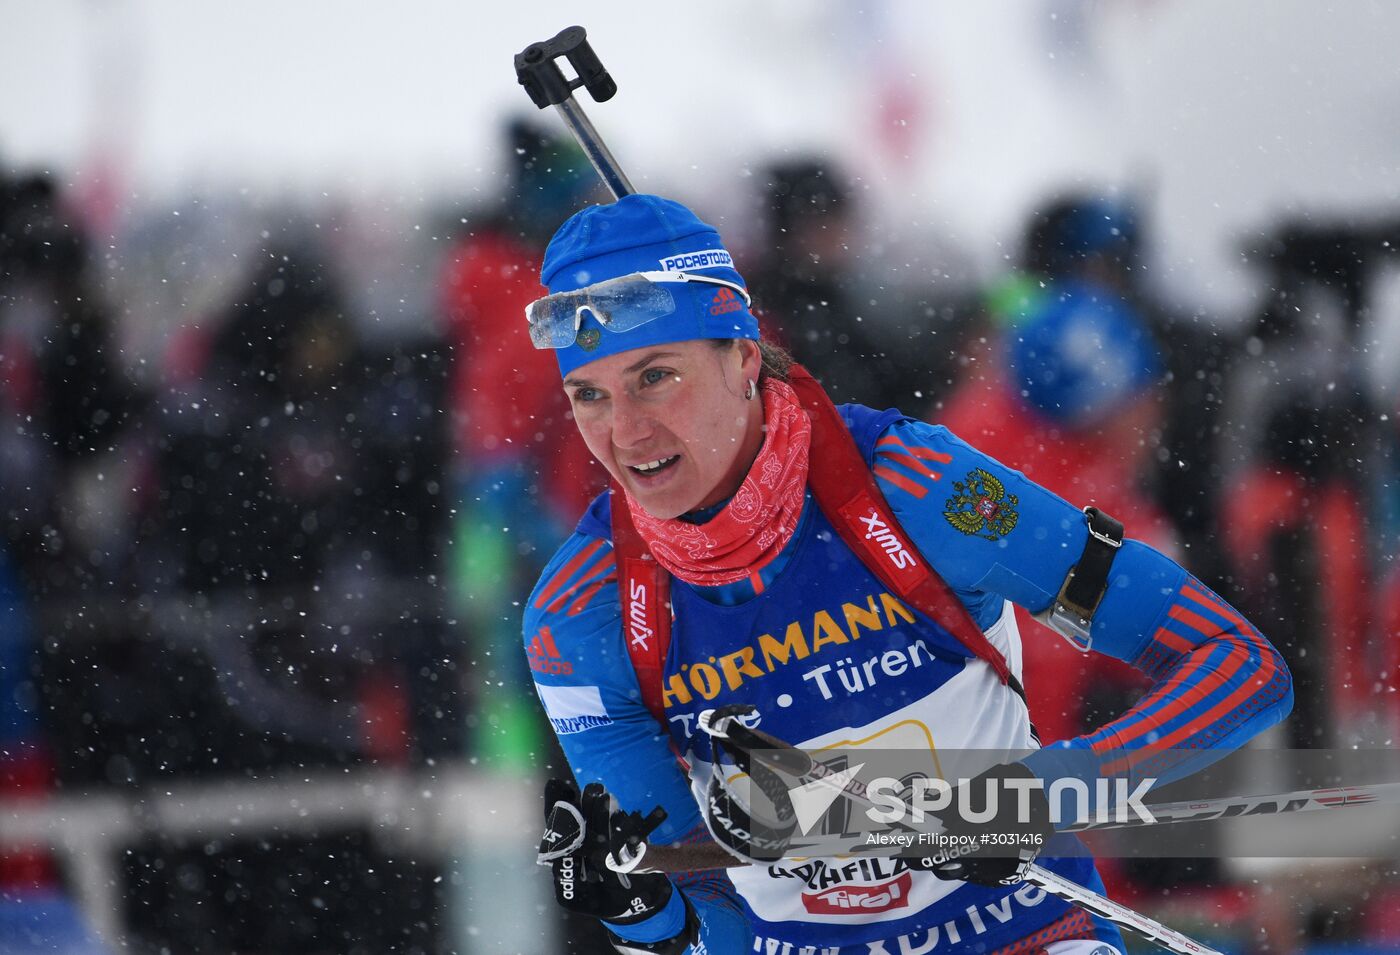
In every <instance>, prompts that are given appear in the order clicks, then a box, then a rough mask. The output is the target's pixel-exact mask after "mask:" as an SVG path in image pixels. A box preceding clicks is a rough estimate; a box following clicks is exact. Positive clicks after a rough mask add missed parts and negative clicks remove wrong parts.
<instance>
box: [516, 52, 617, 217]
mask: <svg viewBox="0 0 1400 955" xmlns="http://www.w3.org/2000/svg"><path fill="white" fill-rule="evenodd" d="M560 57H564V58H565V59H566V60H568V61H569V65H570V66H572V67H573V69H574V72H575V73H576V74H577V75H576V76H575V77H574V78H573V79H569V78H568V77H567V76H565V75H564V71H563V70H562V69H561V68H560V66H559V63H558V62H557V61H558V59H559V58H560ZM515 77H516V79H517V80H519V81H520V85H521V86H523V87H525V92H526V93H529V94H530V99H531V101H533V102H534V104H535V105H536V106H538V107H539V108H540V109H544V108H545V107H547V106H553V107H554V108H555V109H556V110H558V111H559V115H560V116H562V117H563V118H564V125H566V126H568V127H569V132H571V133H573V134H574V139H575V140H577V141H578V144H579V146H580V147H581V148H582V149H583V152H584V154H585V155H587V156H588V161H589V162H591V163H592V164H593V168H594V169H596V170H598V175H599V176H601V177H602V179H603V183H604V184H605V185H606V186H607V187H608V189H609V190H611V191H612V194H613V198H614V199H621V198H622V197H623V196H629V195H631V194H632V193H634V192H636V191H637V190H635V189H633V188H632V183H631V182H629V181H628V179H627V175H626V174H625V173H624V172H623V171H622V168H621V167H620V166H619V165H618V164H617V160H616V159H614V158H613V154H612V153H611V152H610V151H609V150H608V147H607V145H606V144H604V142H603V139H602V137H601V136H599V135H598V130H596V129H595V128H594V127H593V124H592V123H591V122H590V121H589V119H588V116H587V115H585V114H584V112H583V107H582V106H580V105H579V104H578V101H577V100H575V99H574V92H573V91H574V90H576V89H578V88H579V87H580V86H582V87H583V88H584V89H586V90H588V92H589V93H590V94H591V95H592V96H593V99H594V100H595V101H596V102H599V103H604V102H607V101H608V100H610V99H612V98H613V96H614V95H615V94H616V93H617V84H616V83H615V82H613V78H612V77H611V76H609V75H608V71H607V70H605V69H604V68H603V63H602V61H601V60H599V59H598V54H596V53H594V52H593V47H591V46H589V45H588V34H587V32H586V31H585V30H584V29H583V27H567V28H565V29H563V30H560V31H559V32H558V33H557V34H555V35H554V37H553V38H552V39H548V40H544V41H542V42H540V43H531V44H530V45H529V46H527V47H526V48H525V49H524V50H522V51H520V52H519V53H517V54H516V55H515Z"/></svg>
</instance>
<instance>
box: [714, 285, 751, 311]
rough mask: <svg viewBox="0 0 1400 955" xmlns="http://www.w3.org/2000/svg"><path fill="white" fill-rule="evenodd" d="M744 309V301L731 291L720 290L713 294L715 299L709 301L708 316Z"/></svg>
mask: <svg viewBox="0 0 1400 955" xmlns="http://www.w3.org/2000/svg"><path fill="white" fill-rule="evenodd" d="M743 307H744V300H743V299H741V298H740V297H739V296H737V295H735V294H734V290H733V289H727V288H721V289H720V290H719V291H718V292H716V293H715V297H714V298H712V299H710V314H711V315H723V314H725V313H726V312H737V311H739V310H740V309H741V308H743Z"/></svg>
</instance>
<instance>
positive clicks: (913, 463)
mask: <svg viewBox="0 0 1400 955" xmlns="http://www.w3.org/2000/svg"><path fill="white" fill-rule="evenodd" d="M876 456H877V457H881V458H884V459H885V460H887V461H893V462H894V463H896V464H902V465H904V466H905V467H906V468H908V469H909V470H911V471H913V472H914V473H915V474H922V475H923V476H924V477H926V478H929V479H930V480H933V481H937V480H940V479H941V478H942V477H943V475H941V474H939V473H938V472H937V471H935V470H934V469H933V468H931V467H929V466H928V465H927V464H924V463H923V462H922V461H920V460H918V459H917V458H912V457H910V456H909V455H907V454H900V453H899V452H898V451H881V452H879V453H878V454H877V455H876Z"/></svg>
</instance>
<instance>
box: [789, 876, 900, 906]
mask: <svg viewBox="0 0 1400 955" xmlns="http://www.w3.org/2000/svg"><path fill="white" fill-rule="evenodd" d="M912 881H913V880H912V878H911V877H910V875H909V873H908V872H906V873H904V874H903V875H901V876H900V877H899V878H897V879H895V880H894V881H893V882H885V883H882V884H880V885H842V886H836V887H834V888H830V889H825V890H823V891H821V892H803V893H802V904H803V906H804V907H806V909H807V911H808V912H809V913H811V914H812V915H865V914H868V913H871V912H888V911H889V910H890V909H902V908H907V907H908V906H909V886H910V884H911V883H912Z"/></svg>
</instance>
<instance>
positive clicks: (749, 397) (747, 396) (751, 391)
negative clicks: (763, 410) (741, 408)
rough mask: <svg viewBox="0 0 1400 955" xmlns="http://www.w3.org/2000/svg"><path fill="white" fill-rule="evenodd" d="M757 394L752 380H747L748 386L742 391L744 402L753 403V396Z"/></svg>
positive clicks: (756, 387)
mask: <svg viewBox="0 0 1400 955" xmlns="http://www.w3.org/2000/svg"><path fill="white" fill-rule="evenodd" d="M756 394H758V386H757V385H756V384H754V380H753V379H752V378H750V379H749V386H748V387H747V388H745V389H744V400H745V401H753V396H754V395H756Z"/></svg>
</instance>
